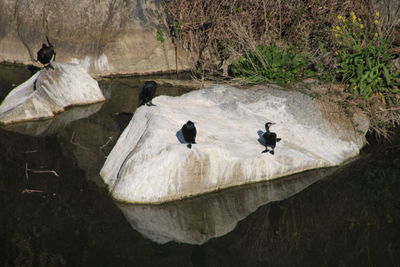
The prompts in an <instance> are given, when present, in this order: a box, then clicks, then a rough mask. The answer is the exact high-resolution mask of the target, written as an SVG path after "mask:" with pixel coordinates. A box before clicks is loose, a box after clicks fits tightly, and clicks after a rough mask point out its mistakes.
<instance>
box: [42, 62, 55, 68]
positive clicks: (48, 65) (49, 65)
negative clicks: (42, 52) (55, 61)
mask: <svg viewBox="0 0 400 267" xmlns="http://www.w3.org/2000/svg"><path fill="white" fill-rule="evenodd" d="M44 68H45V69H53V70H54V67H53V66H52V65H51V63H49V64H47V66H45V67H44Z"/></svg>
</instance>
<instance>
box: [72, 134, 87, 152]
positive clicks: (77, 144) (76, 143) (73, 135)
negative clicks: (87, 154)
mask: <svg viewBox="0 0 400 267" xmlns="http://www.w3.org/2000/svg"><path fill="white" fill-rule="evenodd" d="M74 138H75V132H73V133H72V136H71V139H70V140H69V142H70V143H71V144H73V145H76V146H79V147H80V148H82V149H85V150H89V148H87V147H84V146H82V145H81V144H79V143H78V142H75V141H74Z"/></svg>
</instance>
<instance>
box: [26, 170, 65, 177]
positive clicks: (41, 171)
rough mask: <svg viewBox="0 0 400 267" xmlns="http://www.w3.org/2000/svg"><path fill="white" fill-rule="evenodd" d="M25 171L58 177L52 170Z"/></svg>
mask: <svg viewBox="0 0 400 267" xmlns="http://www.w3.org/2000/svg"><path fill="white" fill-rule="evenodd" d="M27 170H28V171H30V172H33V173H52V174H53V175H54V176H57V177H60V176H59V175H58V173H57V172H56V171H54V170H34V169H27Z"/></svg>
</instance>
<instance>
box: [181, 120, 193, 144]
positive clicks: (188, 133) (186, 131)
mask: <svg viewBox="0 0 400 267" xmlns="http://www.w3.org/2000/svg"><path fill="white" fill-rule="evenodd" d="M196 133H197V131H196V127H195V126H194V123H193V122H191V121H187V122H186V123H185V124H184V125H183V126H182V135H183V138H184V139H185V141H186V142H188V143H189V144H188V145H187V147H188V148H192V144H196V140H195V139H196Z"/></svg>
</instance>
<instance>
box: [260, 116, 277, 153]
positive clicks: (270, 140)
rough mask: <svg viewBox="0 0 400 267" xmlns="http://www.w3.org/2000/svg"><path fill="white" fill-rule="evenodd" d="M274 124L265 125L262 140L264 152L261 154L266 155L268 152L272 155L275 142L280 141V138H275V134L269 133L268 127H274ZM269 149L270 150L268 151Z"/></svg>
mask: <svg viewBox="0 0 400 267" xmlns="http://www.w3.org/2000/svg"><path fill="white" fill-rule="evenodd" d="M274 124H275V123H272V122H267V123H266V124H265V133H264V134H263V138H264V141H265V150H264V151H263V152H261V153H266V152H269V153H271V154H272V155H273V154H274V148H275V146H276V142H279V141H281V138H276V133H273V132H270V131H269V127H271V126H272V125H274ZM268 147H269V148H271V150H269V149H268Z"/></svg>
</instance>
